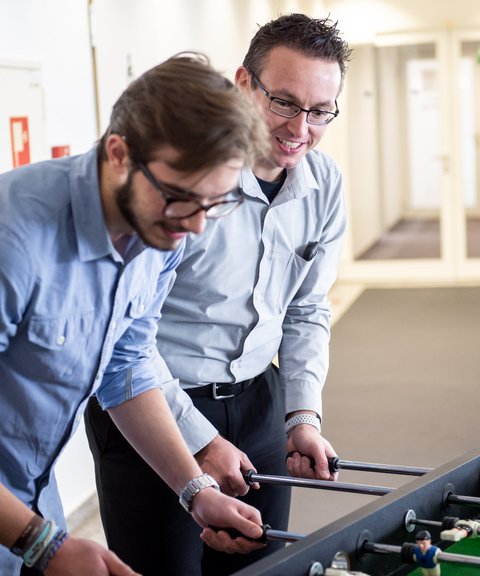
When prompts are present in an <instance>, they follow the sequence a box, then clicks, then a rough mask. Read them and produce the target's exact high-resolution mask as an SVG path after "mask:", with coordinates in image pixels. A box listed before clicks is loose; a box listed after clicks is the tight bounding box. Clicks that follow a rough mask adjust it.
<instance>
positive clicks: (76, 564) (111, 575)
mask: <svg viewBox="0 0 480 576" xmlns="http://www.w3.org/2000/svg"><path fill="white" fill-rule="evenodd" d="M45 576H141V575H140V574H139V573H138V572H135V571H134V570H132V569H131V568H130V567H129V566H127V564H125V563H124V562H122V561H121V560H120V558H119V557H118V556H117V555H116V554H115V553H114V552H112V551H110V550H107V549H106V548H104V547H103V546H101V545H100V544H97V543H96V542H93V541H92V540H85V539H83V538H74V537H72V536H69V537H68V538H67V539H66V540H65V542H64V543H63V544H62V545H61V547H60V549H59V550H58V552H57V553H56V554H55V556H54V557H53V558H52V559H51V560H50V562H49V564H48V566H47V569H46V570H45Z"/></svg>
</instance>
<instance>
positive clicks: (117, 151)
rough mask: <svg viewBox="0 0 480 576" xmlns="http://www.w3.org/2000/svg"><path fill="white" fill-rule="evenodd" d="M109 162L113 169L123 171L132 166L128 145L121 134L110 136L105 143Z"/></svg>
mask: <svg viewBox="0 0 480 576" xmlns="http://www.w3.org/2000/svg"><path fill="white" fill-rule="evenodd" d="M105 154H106V156H107V161H108V163H109V164H110V166H111V167H112V168H113V169H116V170H120V171H123V170H124V169H125V168H129V166H130V157H129V155H128V145H127V143H126V141H125V139H124V138H123V136H120V134H110V135H109V136H108V138H107V141H106V142H105Z"/></svg>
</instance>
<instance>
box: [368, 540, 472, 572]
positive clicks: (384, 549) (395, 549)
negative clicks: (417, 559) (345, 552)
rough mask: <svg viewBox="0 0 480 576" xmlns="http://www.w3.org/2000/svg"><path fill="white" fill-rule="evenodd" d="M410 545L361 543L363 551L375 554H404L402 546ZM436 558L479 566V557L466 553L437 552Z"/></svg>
mask: <svg viewBox="0 0 480 576" xmlns="http://www.w3.org/2000/svg"><path fill="white" fill-rule="evenodd" d="M405 546H411V544H410V543H407V544H404V546H393V545H391V544H377V543H375V542H364V544H363V545H362V551H363V552H373V553H376V554H385V553H387V554H388V553H393V554H400V555H402V556H404V552H403V550H402V548H404V547H405ZM437 558H438V560H442V561H443V562H449V563H451V564H466V565H467V566H480V557H477V556H467V555H466V554H452V553H450V552H439V553H438V554H437Z"/></svg>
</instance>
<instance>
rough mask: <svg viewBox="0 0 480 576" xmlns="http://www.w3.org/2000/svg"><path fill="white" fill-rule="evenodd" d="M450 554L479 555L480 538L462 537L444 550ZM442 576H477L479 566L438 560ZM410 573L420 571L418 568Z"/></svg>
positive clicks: (479, 570)
mask: <svg viewBox="0 0 480 576" xmlns="http://www.w3.org/2000/svg"><path fill="white" fill-rule="evenodd" d="M443 551H444V552H446V553H451V554H465V555H467V556H480V538H464V539H463V540H460V541H459V542H455V543H454V544H452V545H451V546H449V547H448V548H446V549H445V550H443ZM440 567H441V573H442V576H479V575H480V566H466V565H465V564H451V563H450V562H440ZM411 574H414V575H418V576H421V575H422V572H421V570H420V569H419V568H418V569H416V570H414V571H413V572H411Z"/></svg>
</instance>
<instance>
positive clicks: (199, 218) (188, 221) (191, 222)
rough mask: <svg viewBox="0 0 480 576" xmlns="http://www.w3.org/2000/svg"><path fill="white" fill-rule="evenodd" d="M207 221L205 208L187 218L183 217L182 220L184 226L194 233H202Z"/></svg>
mask: <svg viewBox="0 0 480 576" xmlns="http://www.w3.org/2000/svg"><path fill="white" fill-rule="evenodd" d="M206 223H207V219H206V217H205V212H204V211H203V210H200V211H199V212H197V213H196V214H192V216H188V217H187V218H182V219H181V220H180V224H181V225H182V227H183V228H184V229H185V230H188V231H189V232H193V233H194V234H201V233H202V232H203V231H204V230H205V226H206Z"/></svg>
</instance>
